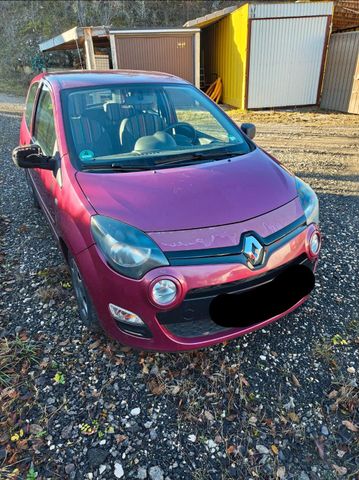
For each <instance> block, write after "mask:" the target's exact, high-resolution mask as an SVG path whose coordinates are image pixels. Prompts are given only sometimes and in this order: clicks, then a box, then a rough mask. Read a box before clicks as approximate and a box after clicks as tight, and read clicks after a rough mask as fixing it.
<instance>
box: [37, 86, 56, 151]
mask: <svg viewBox="0 0 359 480" xmlns="http://www.w3.org/2000/svg"><path fill="white" fill-rule="evenodd" d="M34 137H35V141H36V143H38V144H39V145H40V147H41V148H42V151H43V152H44V154H45V155H49V156H50V155H53V153H54V147H55V141H56V133H55V121H54V111H53V106H52V101H51V94H50V92H49V90H48V89H47V88H46V87H43V89H42V90H41V93H40V98H39V101H38V103H37V108H36V116H35V125H34Z"/></svg>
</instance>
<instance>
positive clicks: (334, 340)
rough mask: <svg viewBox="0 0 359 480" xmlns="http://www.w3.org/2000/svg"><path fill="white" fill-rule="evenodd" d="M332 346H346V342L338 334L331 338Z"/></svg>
mask: <svg viewBox="0 0 359 480" xmlns="http://www.w3.org/2000/svg"><path fill="white" fill-rule="evenodd" d="M332 344H333V345H347V344H348V342H347V341H346V340H345V339H344V338H343V337H342V336H341V335H339V334H338V333H337V334H336V335H334V337H333V338H332Z"/></svg>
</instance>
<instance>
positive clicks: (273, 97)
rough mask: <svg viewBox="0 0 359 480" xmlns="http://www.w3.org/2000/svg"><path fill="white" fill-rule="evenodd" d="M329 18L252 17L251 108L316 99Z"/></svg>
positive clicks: (249, 92) (302, 103)
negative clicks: (256, 18)
mask: <svg viewBox="0 0 359 480" xmlns="http://www.w3.org/2000/svg"><path fill="white" fill-rule="evenodd" d="M327 18H328V17H326V16H323V17H309V18H282V19H270V20H252V22H251V42H250V58H249V84H248V105H247V106H248V108H264V107H284V106H294V105H313V104H315V103H316V102H317V93H318V83H319V78H320V71H321V65H322V56H323V49H324V43H325V37H326V28H327Z"/></svg>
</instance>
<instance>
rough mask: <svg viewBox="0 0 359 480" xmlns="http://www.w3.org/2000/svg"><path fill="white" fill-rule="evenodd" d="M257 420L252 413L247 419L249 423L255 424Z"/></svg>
mask: <svg viewBox="0 0 359 480" xmlns="http://www.w3.org/2000/svg"><path fill="white" fill-rule="evenodd" d="M257 421H258V419H257V417H255V416H254V415H252V416H251V417H249V419H248V423H249V424H250V425H255V424H256V423H257Z"/></svg>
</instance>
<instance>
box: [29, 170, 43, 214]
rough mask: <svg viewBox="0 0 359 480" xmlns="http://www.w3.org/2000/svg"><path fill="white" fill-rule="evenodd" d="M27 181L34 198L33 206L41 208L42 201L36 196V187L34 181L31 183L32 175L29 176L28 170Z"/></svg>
mask: <svg viewBox="0 0 359 480" xmlns="http://www.w3.org/2000/svg"><path fill="white" fill-rule="evenodd" d="M26 182H27V186H28V187H29V190H30V195H31V198H32V205H33V207H35V208H36V209H37V210H41V206H40V203H39V201H38V199H37V196H36V193H35V190H34V187H33V186H32V183H31V180H30V176H29V173H28V172H26Z"/></svg>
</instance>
